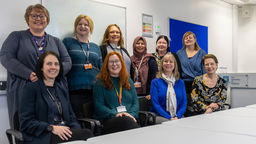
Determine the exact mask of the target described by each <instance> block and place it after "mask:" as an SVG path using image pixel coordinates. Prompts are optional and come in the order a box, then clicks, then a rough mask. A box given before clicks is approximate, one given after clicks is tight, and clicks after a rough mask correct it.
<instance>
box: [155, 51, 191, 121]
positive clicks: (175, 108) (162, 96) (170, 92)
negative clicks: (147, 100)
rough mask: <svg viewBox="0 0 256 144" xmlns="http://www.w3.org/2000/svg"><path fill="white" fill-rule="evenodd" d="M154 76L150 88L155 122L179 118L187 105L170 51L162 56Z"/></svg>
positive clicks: (175, 63) (183, 86) (183, 88)
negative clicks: (158, 68) (155, 115)
mask: <svg viewBox="0 0 256 144" xmlns="http://www.w3.org/2000/svg"><path fill="white" fill-rule="evenodd" d="M156 77H157V78H156V79H154V80H153V81H152V83H151V89H150V94H151V102H152V107H151V109H152V111H153V112H156V113H157V114H158V115H159V116H157V117H156V123H157V124H159V123H162V122H164V121H168V120H176V119H179V118H181V117H182V116H183V114H184V113H185V111H186V107H187V97H186V90H185V84H184V82H183V80H182V79H180V75H179V72H178V65H177V62H176V59H175V57H174V55H173V54H171V53H170V52H169V53H167V54H166V55H165V56H164V57H163V58H162V60H161V63H160V70H159V72H158V74H157V76H156Z"/></svg>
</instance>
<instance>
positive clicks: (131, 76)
mask: <svg viewBox="0 0 256 144" xmlns="http://www.w3.org/2000/svg"><path fill="white" fill-rule="evenodd" d="M134 73H135V70H134V68H133V66H132V64H131V68H130V78H131V79H132V81H134V79H133V78H134Z"/></svg>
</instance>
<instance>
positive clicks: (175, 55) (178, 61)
mask: <svg viewBox="0 0 256 144" xmlns="http://www.w3.org/2000/svg"><path fill="white" fill-rule="evenodd" d="M173 55H174V57H175V59H176V61H177V65H178V71H179V74H180V76H181V73H182V68H181V63H180V59H179V57H178V55H177V54H176V53H173Z"/></svg>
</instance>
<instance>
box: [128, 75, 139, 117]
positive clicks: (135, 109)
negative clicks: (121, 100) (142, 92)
mask: <svg viewBox="0 0 256 144" xmlns="http://www.w3.org/2000/svg"><path fill="white" fill-rule="evenodd" d="M129 81H130V84H131V90H130V92H131V93H132V106H131V109H130V110H129V111H127V112H128V113H129V114H130V115H132V116H133V117H134V118H138V114H139V102H138V97H137V93H136V89H135V87H134V84H133V82H132V80H131V79H130V80H129Z"/></svg>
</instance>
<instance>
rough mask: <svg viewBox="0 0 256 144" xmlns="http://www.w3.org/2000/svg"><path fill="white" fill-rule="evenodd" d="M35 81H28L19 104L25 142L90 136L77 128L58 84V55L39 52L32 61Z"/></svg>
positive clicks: (42, 143)
mask: <svg viewBox="0 0 256 144" xmlns="http://www.w3.org/2000/svg"><path fill="white" fill-rule="evenodd" d="M35 71H36V75H37V77H38V79H39V80H38V81H36V82H33V83H28V84H27V85H26V86H25V87H24V90H23V93H22V95H21V98H20V104H19V112H18V113H19V122H20V130H21V132H22V134H23V138H24V141H25V142H24V143H25V144H49V143H60V142H66V141H73V140H86V139H87V138H89V137H92V136H93V134H92V133H91V131H90V130H87V129H81V127H80V125H79V124H78V122H77V120H76V117H75V114H74V113H73V111H72V108H71V105H70V103H69V96H68V93H66V90H64V88H63V87H61V85H60V84H59V83H58V82H59V81H60V79H61V78H62V76H63V66H62V63H61V62H60V58H59V56H58V55H57V54H56V53H54V52H51V51H48V52H45V53H43V54H42V55H41V56H40V57H39V60H38V62H37V64H36V70H35Z"/></svg>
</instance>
